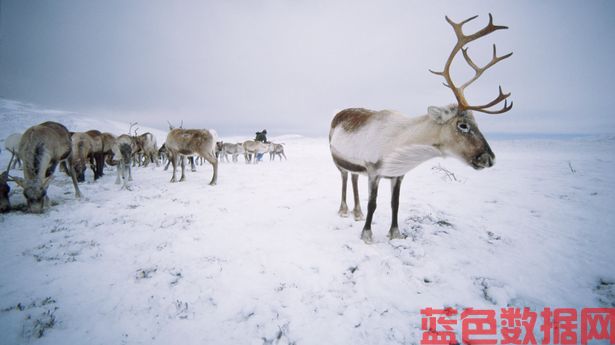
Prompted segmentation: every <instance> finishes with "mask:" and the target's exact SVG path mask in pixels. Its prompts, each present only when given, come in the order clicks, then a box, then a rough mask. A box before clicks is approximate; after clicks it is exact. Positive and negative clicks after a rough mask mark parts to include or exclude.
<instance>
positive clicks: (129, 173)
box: [127, 162, 132, 181]
mask: <svg viewBox="0 0 615 345" xmlns="http://www.w3.org/2000/svg"><path fill="white" fill-rule="evenodd" d="M127 166H128V181H132V168H131V167H130V162H129V163H128V164H127Z"/></svg>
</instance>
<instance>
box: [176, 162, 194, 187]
mask: <svg viewBox="0 0 615 345" xmlns="http://www.w3.org/2000/svg"><path fill="white" fill-rule="evenodd" d="M191 158H192V157H189V158H188V159H191ZM181 160H182V177H180V178H179V182H182V181H185V180H186V175H185V174H184V171H185V170H186V158H185V157H182V158H181ZM191 162H192V164H194V158H192V161H191ZM193 167H194V165H193ZM193 171H194V170H193Z"/></svg>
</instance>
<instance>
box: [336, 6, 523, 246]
mask: <svg viewBox="0 0 615 345" xmlns="http://www.w3.org/2000/svg"><path fill="white" fill-rule="evenodd" d="M474 18H476V16H475V17H472V18H469V19H466V20H464V21H462V22H460V23H454V22H452V21H451V20H450V19H449V18H448V17H446V21H447V22H448V23H449V24H450V25H451V26H452V27H453V30H454V31H455V35H456V36H457V43H456V44H455V47H454V48H453V50H452V51H451V53H450V55H449V57H448V59H447V61H446V64H445V66H444V70H443V71H442V72H433V71H432V73H435V74H437V75H440V76H443V77H444V79H445V80H446V84H445V86H446V87H448V88H450V89H451V90H452V91H453V94H454V95H455V98H456V99H457V104H454V105H449V106H446V107H435V106H430V107H429V108H428V111H427V112H428V114H427V115H424V116H419V117H415V118H408V117H405V116H403V115H401V114H399V113H396V112H392V111H388V110H383V111H373V110H367V109H346V110H342V111H341V112H339V113H338V114H337V115H335V117H334V118H333V121H332V122H331V130H330V132H329V144H330V149H331V155H332V157H333V161H334V163H335V165H336V166H337V168H338V169H339V170H340V172H341V176H342V200H341V204H340V208H339V214H340V215H342V216H346V215H347V213H348V206H347V205H346V183H347V182H346V181H347V178H348V173H350V174H351V175H352V185H353V192H354V199H355V200H354V201H355V206H354V210H353V213H354V216H355V219H361V218H362V217H363V214H362V212H361V206H360V204H359V195H358V187H357V180H358V174H366V175H367V177H368V185H369V203H368V208H367V218H366V220H365V225H364V226H363V231H362V233H361V238H362V239H363V240H364V241H365V242H367V243H370V242H372V230H371V224H372V216H373V214H374V211H375V210H376V197H377V194H378V182H379V181H380V179H381V178H386V179H391V190H392V193H391V195H392V197H391V208H392V222H391V227H390V230H389V238H391V239H394V238H402V237H403V236H402V235H401V234H400V232H399V228H398V224H397V211H398V208H399V193H400V186H401V182H402V179H403V177H404V175H405V174H406V173H407V172H408V171H410V170H411V169H413V168H415V167H416V166H418V165H419V164H421V163H422V162H424V161H426V160H428V159H430V158H433V157H439V156H448V155H451V156H455V157H458V158H460V159H461V160H462V161H464V162H466V163H467V164H468V165H470V166H472V167H473V168H474V169H483V168H488V167H491V166H492V165H493V164H494V162H495V155H494V154H493V152H492V151H491V148H490V147H489V144H488V143H487V141H486V140H485V138H484V137H483V135H482V134H481V132H480V130H479V129H478V126H477V124H476V120H475V119H474V116H473V114H472V110H475V111H478V112H483V113H488V114H500V113H504V112H507V111H509V110H510V109H511V108H512V102H511V103H510V105H508V104H507V101H506V99H507V98H508V97H509V96H510V93H508V94H504V93H502V88H501V87H500V89H499V95H498V96H497V97H496V98H495V99H494V100H493V101H491V102H489V103H487V104H484V105H479V106H472V105H469V104H468V102H467V101H466V99H465V96H464V90H465V89H466V87H468V86H469V85H470V84H472V83H473V82H474V81H476V80H477V79H478V78H479V77H480V76H481V75H482V74H483V72H484V71H485V70H487V69H488V68H489V67H491V66H493V65H495V64H496V63H497V62H499V61H501V60H503V59H506V58H508V57H510V56H511V55H512V53H509V54H507V55H504V56H497V54H496V49H495V45H494V46H493V57H492V59H491V61H490V62H489V63H487V64H486V65H485V66H483V67H478V66H477V65H476V64H475V63H474V62H473V61H472V60H471V59H470V57H469V55H468V52H467V48H464V46H465V45H466V44H468V43H470V42H472V41H474V40H476V39H478V38H480V37H483V36H485V35H487V34H489V33H491V32H494V31H496V30H499V29H507V27H505V26H496V25H493V19H492V17H491V14H489V24H488V25H487V26H486V27H484V28H483V29H481V30H479V31H477V32H475V33H473V34H471V35H465V34H464V33H463V31H462V26H463V25H464V24H465V23H467V22H469V21H470V20H472V19H474ZM459 51H461V52H462V53H463V57H464V58H465V60H466V62H467V63H468V64H469V65H470V67H472V69H473V70H474V72H475V75H474V76H473V77H472V78H471V79H470V80H469V81H467V82H466V83H464V84H463V85H461V86H460V87H457V86H456V84H455V83H454V82H453V80H452V78H451V76H450V67H451V63H452V62H453V59H454V57H455V55H456V54H457V53H459ZM502 101H504V106H503V108H501V109H499V110H489V108H491V107H493V106H495V105H497V104H499V103H500V102H502Z"/></svg>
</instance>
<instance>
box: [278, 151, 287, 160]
mask: <svg viewBox="0 0 615 345" xmlns="http://www.w3.org/2000/svg"><path fill="white" fill-rule="evenodd" d="M280 154H281V155H282V156H284V160H285V161H287V160H288V158H286V155H285V154H284V152H281V153H280ZM280 160H282V157H280Z"/></svg>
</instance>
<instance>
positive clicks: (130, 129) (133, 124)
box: [128, 122, 139, 135]
mask: <svg viewBox="0 0 615 345" xmlns="http://www.w3.org/2000/svg"><path fill="white" fill-rule="evenodd" d="M129 124H130V127H129V128H128V134H129V135H130V132H132V127H134V126H136V125H138V124H139V123H138V122H130V123H129ZM135 135H136V133H135Z"/></svg>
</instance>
